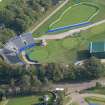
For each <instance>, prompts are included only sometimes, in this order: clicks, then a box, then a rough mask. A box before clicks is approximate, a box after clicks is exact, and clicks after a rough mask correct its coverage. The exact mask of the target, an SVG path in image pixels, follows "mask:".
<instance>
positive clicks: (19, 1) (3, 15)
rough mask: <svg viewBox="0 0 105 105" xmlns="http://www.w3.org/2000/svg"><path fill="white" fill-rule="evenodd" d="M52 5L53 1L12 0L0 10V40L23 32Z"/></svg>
mask: <svg viewBox="0 0 105 105" xmlns="http://www.w3.org/2000/svg"><path fill="white" fill-rule="evenodd" d="M56 1H59V0H56ZM54 3H55V0H14V1H13V2H12V3H11V4H8V5H7V6H6V7H4V9H1V10H0V39H1V38H2V39H3V41H4V40H6V39H7V38H6V37H10V36H11V35H13V34H20V33H23V32H25V31H26V30H27V29H28V28H30V26H31V25H32V24H33V23H34V24H35V23H36V22H37V21H38V20H39V19H40V18H41V17H42V16H43V15H44V14H45V13H46V12H47V11H48V10H49V8H51V7H53V4H54ZM56 3H58V2H56ZM2 31H3V34H2ZM11 32H12V34H11Z"/></svg>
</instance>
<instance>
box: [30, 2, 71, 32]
mask: <svg viewBox="0 0 105 105" xmlns="http://www.w3.org/2000/svg"><path fill="white" fill-rule="evenodd" d="M68 2H69V0H64V3H62V4H61V5H60V6H59V7H58V8H57V9H56V10H55V11H53V12H52V13H51V14H50V15H49V16H48V17H46V18H45V19H44V20H43V21H42V22H41V23H40V24H38V25H37V26H36V27H35V28H33V29H32V30H31V32H32V33H33V32H34V31H36V30H37V29H38V28H39V27H40V26H41V25H43V24H44V23H45V22H46V21H47V20H48V19H50V18H51V17H52V16H53V15H54V14H55V13H56V12H58V11H59V10H60V9H61V8H62V7H63V6H64V5H65V4H67V3H68Z"/></svg>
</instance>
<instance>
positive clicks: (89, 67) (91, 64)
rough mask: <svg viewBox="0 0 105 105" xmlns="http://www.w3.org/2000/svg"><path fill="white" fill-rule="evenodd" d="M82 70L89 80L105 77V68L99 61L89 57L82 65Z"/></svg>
mask: <svg viewBox="0 0 105 105" xmlns="http://www.w3.org/2000/svg"><path fill="white" fill-rule="evenodd" d="M84 68H85V69H86V71H87V75H89V77H90V78H99V77H102V76H103V75H105V67H104V65H103V64H101V62H100V60H99V59H97V58H95V57H91V58H90V59H89V60H87V61H86V62H85V63H84Z"/></svg>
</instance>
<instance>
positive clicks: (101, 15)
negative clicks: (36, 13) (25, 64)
mask: <svg viewBox="0 0 105 105" xmlns="http://www.w3.org/2000/svg"><path fill="white" fill-rule="evenodd" d="M83 2H85V3H86V4H91V6H84V5H82V4H81V5H78V6H76V7H73V8H72V9H68V8H70V7H71V6H73V5H75V4H76V2H74V0H70V1H69V2H68V3H67V4H66V5H65V6H64V7H63V8H61V9H60V10H59V11H58V12H57V13H55V14H54V15H53V16H52V17H51V18H50V19H49V20H47V21H46V22H45V23H44V24H43V25H42V26H40V27H39V28H38V29H37V30H36V31H35V33H34V34H33V36H35V37H39V36H42V35H44V34H46V32H48V30H49V29H50V27H52V28H54V27H58V26H63V25H68V24H69V25H70V23H71V24H73V23H76V22H81V21H84V20H86V19H88V18H89V17H90V16H91V15H92V16H93V17H92V19H91V21H90V22H97V21H100V20H102V19H105V0H81V3H83ZM93 6H95V7H93ZM96 7H98V8H99V11H98V14H96V15H95V16H94V15H93V12H96V11H95V10H96ZM79 8H80V9H79ZM65 10H68V11H67V12H66V13H64V11H65ZM71 10H73V11H71ZM79 12H80V13H79ZM63 13H64V14H63ZM62 14H63V16H62ZM84 18H86V19H84ZM58 19H60V20H62V21H56V20H58ZM52 23H53V24H52ZM68 30H69V29H67V30H63V31H59V32H54V33H53V34H55V33H61V32H64V31H68ZM49 34H52V33H49Z"/></svg>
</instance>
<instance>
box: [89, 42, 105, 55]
mask: <svg viewBox="0 0 105 105" xmlns="http://www.w3.org/2000/svg"><path fill="white" fill-rule="evenodd" d="M97 52H105V42H91V43H90V53H97Z"/></svg>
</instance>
